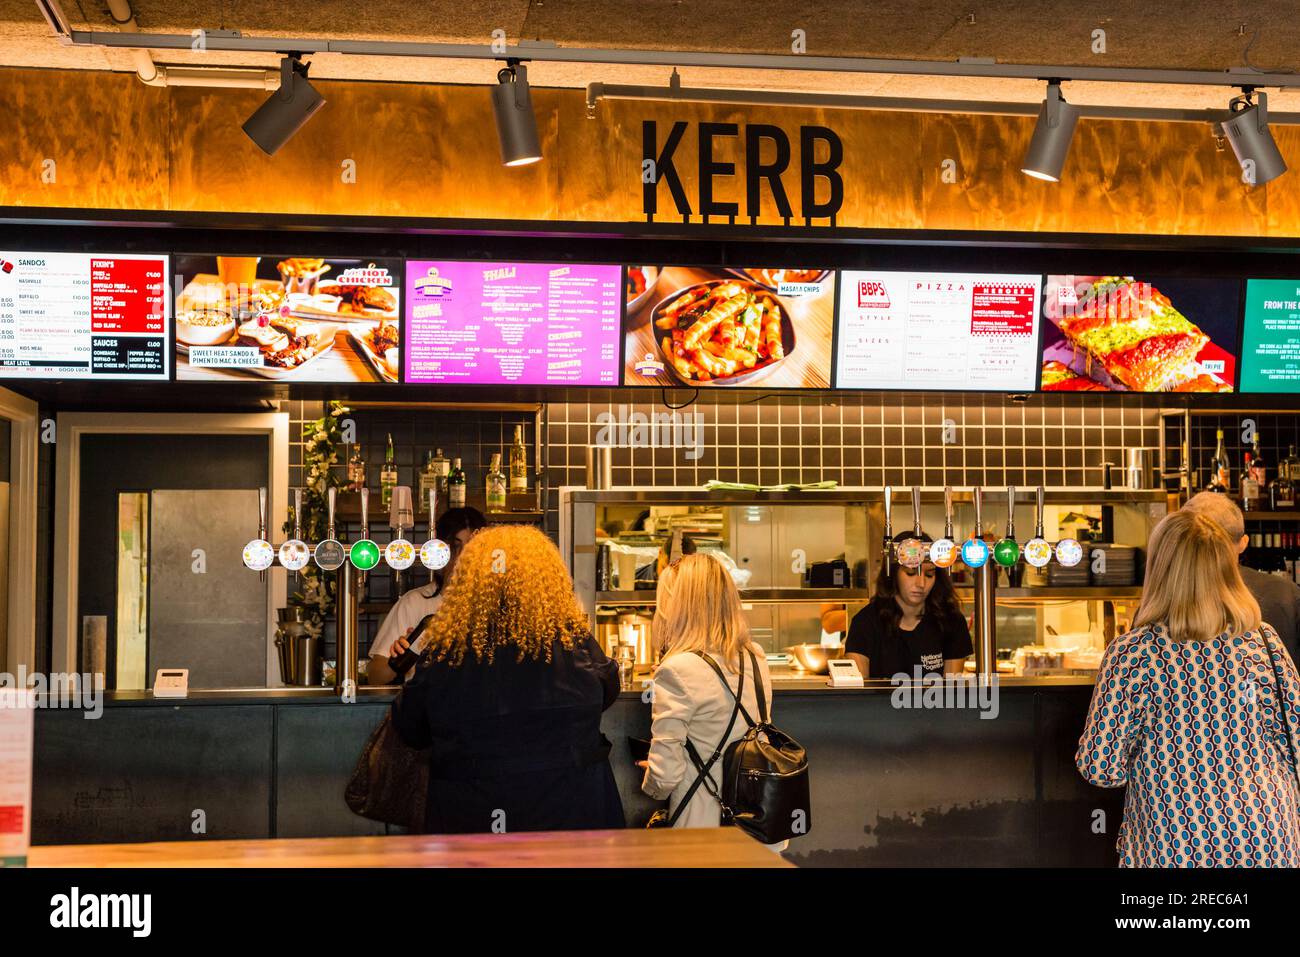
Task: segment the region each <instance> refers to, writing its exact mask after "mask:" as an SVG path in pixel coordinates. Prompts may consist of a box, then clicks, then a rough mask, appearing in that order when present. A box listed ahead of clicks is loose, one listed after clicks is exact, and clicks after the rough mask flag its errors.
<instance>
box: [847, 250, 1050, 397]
mask: <svg viewBox="0 0 1300 957" xmlns="http://www.w3.org/2000/svg"><path fill="white" fill-rule="evenodd" d="M1041 282H1042V277H1041V276H1037V275H1006V274H992V273H934V272H931V273H920V272H917V273H910V272H885V271H878V270H870V271H866V270H864V271H855V270H846V271H845V272H844V273H842V274H841V276H840V296H839V302H840V309H839V326H838V329H837V330H836V342H837V345H836V351H837V363H836V372H835V387H836V388H838V389H917V390H936V391H937V390H967V389H969V390H976V391H998V392H1029V391H1032V390H1033V388H1034V385H1035V380H1036V378H1037V376H1036V370H1035V364H1036V361H1037V358H1038V316H1039V310H1038V295H1039V287H1040V284H1041Z"/></svg>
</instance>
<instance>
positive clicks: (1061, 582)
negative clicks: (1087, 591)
mask: <svg viewBox="0 0 1300 957" xmlns="http://www.w3.org/2000/svg"><path fill="white" fill-rule="evenodd" d="M1047 584H1048V585H1050V586H1051V587H1053V588H1084V587H1086V586H1087V584H1088V546H1087V545H1084V547H1083V559H1082V560H1081V561H1080V562H1079V564H1077V565H1075V566H1073V567H1071V568H1067V567H1066V566H1064V565H1062V564H1061V563H1060V562H1058V561H1055V560H1053V561H1052V563H1051V564H1050V565H1048V566H1047Z"/></svg>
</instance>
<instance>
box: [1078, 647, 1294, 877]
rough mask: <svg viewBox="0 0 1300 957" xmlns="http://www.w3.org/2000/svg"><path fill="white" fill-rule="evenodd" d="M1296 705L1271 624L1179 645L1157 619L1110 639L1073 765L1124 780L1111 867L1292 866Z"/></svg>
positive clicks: (1115, 783) (1111, 780) (1112, 781)
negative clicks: (1114, 863) (1117, 859)
mask: <svg viewBox="0 0 1300 957" xmlns="http://www.w3.org/2000/svg"><path fill="white" fill-rule="evenodd" d="M1270 653H1271V657H1272V663H1270V660H1269V658H1270ZM1275 666H1276V672H1275ZM1277 676H1280V677H1281V683H1282V688H1281V691H1280V694H1279V689H1278V687H1277V685H1278V677H1277ZM1279 701H1281V703H1282V705H1283V706H1282V707H1281V708H1279V707H1278V705H1279ZM1297 709H1300V677H1298V676H1297V674H1296V668H1295V665H1294V664H1293V663H1292V661H1291V656H1290V655H1288V654H1287V651H1286V649H1285V647H1284V646H1283V645H1282V642H1281V641H1280V640H1279V639H1278V636H1277V633H1276V632H1274V631H1273V629H1272V628H1270V627H1269V626H1268V625H1264V626H1263V628H1262V629H1261V630H1260V631H1252V632H1247V633H1246V634H1244V635H1235V636H1234V635H1230V634H1228V633H1226V632H1225V633H1224V634H1222V635H1220V636H1219V637H1218V638H1214V639H1211V640H1209V641H1186V642H1179V641H1174V640H1173V639H1172V638H1170V636H1169V631H1168V629H1167V628H1166V627H1165V626H1164V625H1154V626H1148V627H1144V628H1141V629H1138V630H1136V631H1130V632H1128V633H1127V634H1125V635H1121V636H1120V637H1118V638H1116V639H1115V640H1114V641H1113V642H1111V645H1110V647H1109V648H1107V649H1106V654H1105V657H1104V658H1103V660H1102V664H1101V671H1100V673H1099V674H1098V677H1097V686H1096V688H1095V690H1094V691H1093V695H1092V705H1091V707H1090V708H1089V709H1088V723H1087V727H1085V728H1084V732H1083V736H1082V737H1081V738H1080V739H1079V750H1078V753H1077V754H1076V755H1075V763H1076V764H1077V765H1078V768H1079V773H1080V774H1082V775H1083V776H1084V778H1085V779H1086V780H1087V781H1088V782H1089V783H1091V784H1096V785H1100V786H1101V787H1108V788H1115V787H1127V788H1128V790H1127V792H1126V793H1125V795H1124V820H1123V822H1122V823H1121V824H1120V829H1119V842H1118V845H1117V848H1118V850H1119V856H1120V866H1121V867H1296V866H1297V865H1300V786H1297V778H1296V765H1295V756H1294V754H1293V752H1292V746H1291V741H1292V740H1296V734H1297V732H1300V720H1297ZM1284 720H1289V722H1290V733H1291V740H1288V735H1287V731H1286V728H1285V726H1284V725H1283V723H1282V722H1283V721H1284ZM1296 743H1297V745H1300V741H1296Z"/></svg>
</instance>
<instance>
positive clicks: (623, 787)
mask: <svg viewBox="0 0 1300 957" xmlns="http://www.w3.org/2000/svg"><path fill="white" fill-rule="evenodd" d="M892 692H893V689H891V688H889V687H888V686H885V687H874V688H867V689H861V690H830V689H825V688H820V689H814V688H790V689H786V688H778V689H777V691H776V701H775V704H774V707H773V717H774V718H775V720H776V722H777V723H778V725H779V726H780V727H781V728H782V729H783V730H785V731H787V732H788V733H790V734H792V735H793V736H794V737H795V738H796V739H798V740H799V741H800V742H801V743H802V744H803V745H804V747H805V748H806V749H807V750H808V754H809V760H810V762H811V769H812V798H813V801H812V823H813V827H812V831H811V832H810V833H809V834H808V835H807V836H805V837H802V838H798V839H796V840H795V841H794V842H792V845H791V847H790V849H789V851H787V852H786V857H787V858H788V859H789V860H791V861H793V862H794V863H797V864H800V865H805V866H836V865H852V866H870V865H893V866H928V865H957V866H961V865H969V866H1017V865H1024V866H1032V865H1040V866H1058V865H1066V866H1088V865H1097V866H1113V865H1114V864H1115V863H1116V857H1115V851H1114V845H1115V832H1116V829H1117V828H1118V826H1119V822H1120V813H1121V804H1122V797H1123V792H1122V791H1118V790H1116V791H1106V790H1102V789H1099V788H1094V787H1091V786H1089V785H1087V784H1085V783H1084V782H1083V781H1082V780H1081V779H1080V778H1079V775H1078V773H1077V772H1076V771H1075V768H1074V751H1075V747H1076V744H1077V741H1078V737H1079V733H1080V731H1081V729H1082V727H1083V720H1084V715H1085V713H1086V711H1087V707H1088V702H1089V700H1090V697H1091V693H1092V688H1091V685H1090V684H1087V683H1080V682H1071V681H1058V682H1053V681H1044V682H1004V684H1003V686H1002V687H1001V689H1000V694H999V702H998V703H999V712H998V715H997V717H996V718H994V719H981V718H980V716H979V712H978V711H977V710H967V709H951V708H948V709H914V708H898V707H895V705H894V700H893V699H894V696H893V693H892ZM392 694H393V692H392V691H391V690H384V689H374V690H365V689H363V690H362V692H361V693H360V695H359V696H358V698H357V701H356V702H355V703H351V704H347V703H344V702H342V701H340V700H338V699H337V698H336V697H335V696H334V695H333V693H332V692H330V691H328V690H321V691H317V690H314V689H307V690H296V689H295V690H288V689H286V690H283V691H265V690H262V689H249V690H246V691H223V692H195V693H193V694H192V695H191V696H190V697H189V698H188V699H183V700H172V701H168V700H157V699H154V698H152V697H151V696H150V695H148V694H141V693H135V694H129V693H128V694H119V695H110V696H109V700H108V701H107V702H106V705H105V708H104V711H103V715H102V716H101V717H100V718H98V719H96V720H85V719H84V718H83V716H82V713H81V712H77V711H63V710H41V711H38V712H37V715H36V762H35V781H34V795H33V798H34V799H33V822H32V843H33V844H77V843H108V842H131V841H167V840H170V841H176V840H203V839H236V838H266V837H328V836H348V835H364V834H383V833H385V830H386V828H385V827H384V825H382V824H376V823H374V822H371V821H367V820H365V819H364V818H360V817H357V816H356V815H354V814H352V813H351V812H350V811H349V810H348V809H347V807H346V805H345V804H344V803H343V796H342V795H343V787H344V784H345V782H346V780H347V778H348V775H349V774H350V773H351V771H352V769H353V767H354V765H355V763H356V759H357V756H358V755H359V754H360V751H361V748H362V746H363V745H364V743H365V741H366V738H367V737H368V735H369V734H370V732H371V730H372V729H373V728H374V727H375V725H376V724H378V722H379V721H380V720H381V719H382V717H383V715H384V714H385V713H386V711H387V708H388V705H389V702H390V701H391V699H392ZM604 729H605V733H606V735H607V736H608V737H609V739H610V740H611V741H612V742H613V744H614V749H613V752H612V759H613V764H614V773H615V776H616V778H617V780H618V785H619V791H620V792H621V794H622V797H623V802H624V809H625V811H626V814H627V819H628V823H629V826H633V827H640V826H642V825H643V824H644V823H645V820H646V819H647V818H648V817H649V815H650V813H651V811H652V810H653V809H654V808H655V806H656V805H655V804H654V802H652V801H650V800H649V799H648V798H646V797H645V796H644V795H643V794H641V791H640V780H641V771H640V769H638V768H636V767H635V766H634V765H633V764H632V759H631V755H630V753H629V751H628V745H627V738H628V736H629V735H631V736H636V737H648V736H649V730H650V708H649V705H648V704H647V703H646V702H644V701H642V700H641V694H640V693H636V692H628V693H625V694H623V695H622V696H621V698H620V700H619V701H618V702H617V703H616V704H615V705H614V706H613V707H612V708H610V710H609V711H608V712H607V713H606V715H605V720H604Z"/></svg>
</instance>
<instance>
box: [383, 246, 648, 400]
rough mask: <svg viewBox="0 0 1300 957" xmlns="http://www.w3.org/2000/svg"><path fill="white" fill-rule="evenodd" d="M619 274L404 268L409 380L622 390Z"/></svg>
mask: <svg viewBox="0 0 1300 957" xmlns="http://www.w3.org/2000/svg"><path fill="white" fill-rule="evenodd" d="M621 282H622V268H621V267H620V266H593V265H579V264H556V263H488V262H430V261H419V260H413V261H408V263H407V266H406V309H407V312H406V348H405V350H404V352H403V359H404V361H405V363H406V377H405V378H406V381H407V382H429V383H461V384H464V385H587V386H616V385H618V376H619V359H620V357H619V334H620V328H619V327H620V323H621V318H622V303H621V301H620V299H619V296H620V295H621V292H620V287H621Z"/></svg>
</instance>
